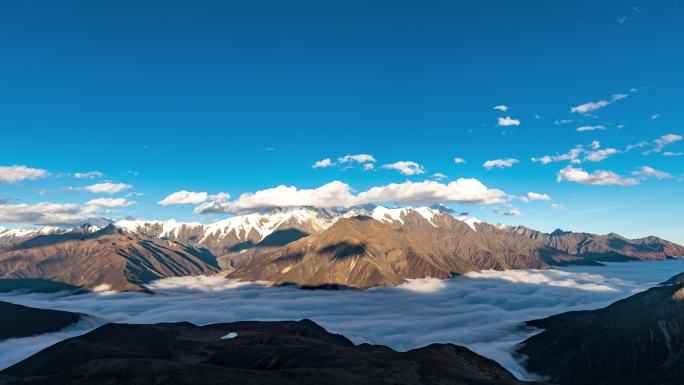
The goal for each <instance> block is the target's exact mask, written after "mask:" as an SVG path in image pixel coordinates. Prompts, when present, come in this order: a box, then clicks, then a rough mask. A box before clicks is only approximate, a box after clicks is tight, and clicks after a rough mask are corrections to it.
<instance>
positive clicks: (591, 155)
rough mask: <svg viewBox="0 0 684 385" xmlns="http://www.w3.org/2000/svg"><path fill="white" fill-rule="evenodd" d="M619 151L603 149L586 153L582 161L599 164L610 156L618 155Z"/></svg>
mask: <svg viewBox="0 0 684 385" xmlns="http://www.w3.org/2000/svg"><path fill="white" fill-rule="evenodd" d="M620 152H621V151H620V150H617V149H614V148H604V149H602V150H595V151H587V152H586V154H585V156H584V160H585V161H590V162H601V161H603V160H605V159H606V158H608V157H609V156H611V155H615V154H619V153H620Z"/></svg>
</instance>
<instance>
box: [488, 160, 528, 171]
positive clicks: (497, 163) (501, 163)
mask: <svg viewBox="0 0 684 385" xmlns="http://www.w3.org/2000/svg"><path fill="white" fill-rule="evenodd" d="M518 162H520V161H519V160H517V159H514V158H505V159H492V160H488V161H486V162H484V163H482V167H484V168H486V169H487V170H491V169H492V168H494V167H498V168H504V167H513V165H514V164H516V163H518Z"/></svg>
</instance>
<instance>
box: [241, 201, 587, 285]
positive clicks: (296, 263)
mask: <svg viewBox="0 0 684 385" xmlns="http://www.w3.org/2000/svg"><path fill="white" fill-rule="evenodd" d="M231 258H232V263H233V265H234V266H235V269H234V270H233V271H231V272H230V273H229V274H228V277H231V278H238V279H243V280H248V281H255V280H266V281H272V282H276V283H279V284H287V283H292V284H299V285H304V286H313V287H316V286H323V285H331V284H332V285H342V286H350V287H357V288H369V287H372V286H378V285H398V284H401V283H404V282H406V279H411V278H423V277H435V278H448V277H450V276H452V275H454V274H462V273H465V272H468V271H477V270H479V269H498V270H503V269H526V268H542V269H543V268H548V264H549V263H578V262H583V261H582V260H581V259H579V258H577V257H574V256H571V255H568V254H567V253H564V252H561V251H558V250H555V249H552V248H549V247H547V246H544V245H542V244H540V243H539V242H538V241H535V240H530V239H527V238H524V237H520V236H517V235H515V234H512V233H510V232H506V231H500V230H498V229H497V228H496V227H494V226H490V225H486V224H478V225H477V228H476V229H473V228H471V227H470V226H469V225H468V224H466V223H464V222H462V221H459V220H456V219H455V218H454V217H453V216H451V215H449V214H447V213H441V214H438V215H434V216H432V217H430V218H426V217H425V216H423V215H420V214H419V213H417V212H409V213H407V214H406V215H404V216H402V217H401V220H400V221H388V222H384V221H379V220H376V219H373V218H370V217H364V216H359V217H353V218H342V219H339V220H338V221H337V222H336V223H335V224H333V225H332V226H330V227H329V228H328V229H326V230H324V231H322V232H320V233H318V234H315V235H311V236H308V237H305V238H302V239H300V240H298V241H295V242H292V243H290V244H288V245H287V246H284V247H281V248H277V249H252V250H248V251H244V252H242V253H239V254H236V255H232V256H231Z"/></svg>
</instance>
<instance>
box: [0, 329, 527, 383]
mask: <svg viewBox="0 0 684 385" xmlns="http://www.w3.org/2000/svg"><path fill="white" fill-rule="evenodd" d="M0 374H2V375H4V376H6V377H5V381H6V383H8V384H35V385H37V384H50V385H57V384H78V385H90V384H127V385H128V384H132V385H135V384H145V385H147V384H206V385H212V384H246V385H249V384H285V385H286V384H301V385H307V384H331V385H335V384H378V385H381V384H397V385H398V384H416V385H417V384H454V385H459V384H473V385H475V384H478V385H487V384H491V385H494V384H498V385H513V384H521V382H519V381H518V380H516V379H515V377H514V376H513V375H511V373H509V372H508V371H506V370H505V369H504V368H502V367H501V366H500V365H499V364H497V363H496V362H494V361H492V360H490V359H487V358H484V357H482V356H479V355H477V354H475V353H473V352H472V351H470V350H468V349H466V348H464V347H460V346H456V345H452V344H443V345H442V344H433V345H430V346H427V347H424V348H420V349H415V350H411V351H408V352H405V353H400V352H396V351H394V350H392V349H390V348H387V347H385V346H379V345H367V344H364V345H358V346H354V345H353V344H352V343H351V342H350V341H349V340H348V339H346V338H345V337H343V336H341V335H336V334H331V333H328V332H327V331H325V329H323V328H321V327H320V326H318V325H316V324H315V323H313V322H311V321H308V320H303V321H299V322H292V321H286V322H236V323H229V324H214V325H207V326H201V327H200V326H195V325H192V324H190V323H176V324H156V325H122V324H108V325H105V326H102V327H100V328H98V329H96V330H94V331H92V332H90V333H88V334H85V335H83V336H80V337H75V338H71V339H68V340H65V341H62V342H60V343H57V344H55V345H53V346H51V347H49V348H47V349H45V350H43V351H41V352H39V353H37V354H35V355H34V356H32V357H29V358H27V359H26V360H24V361H22V362H20V363H18V364H16V365H14V366H12V367H10V368H8V369H6V370H4V371H2V372H0ZM0 381H2V380H0Z"/></svg>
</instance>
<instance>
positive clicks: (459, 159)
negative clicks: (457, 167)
mask: <svg viewBox="0 0 684 385" xmlns="http://www.w3.org/2000/svg"><path fill="white" fill-rule="evenodd" d="M465 162H466V161H465V159H463V158H459V157H456V158H454V163H456V164H464V163H465Z"/></svg>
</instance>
